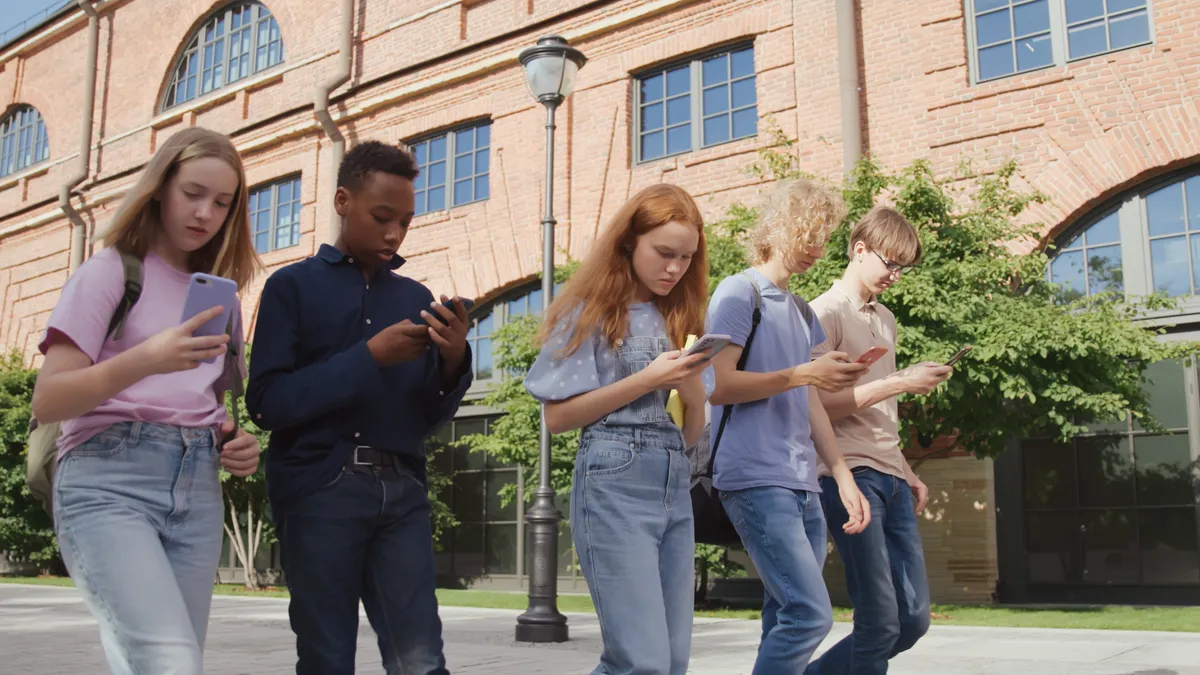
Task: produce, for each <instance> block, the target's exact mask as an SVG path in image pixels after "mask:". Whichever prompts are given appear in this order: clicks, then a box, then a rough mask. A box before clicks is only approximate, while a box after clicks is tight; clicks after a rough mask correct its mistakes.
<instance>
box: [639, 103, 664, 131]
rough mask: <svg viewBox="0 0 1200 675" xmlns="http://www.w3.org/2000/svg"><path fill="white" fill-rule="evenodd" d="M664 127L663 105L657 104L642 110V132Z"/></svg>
mask: <svg viewBox="0 0 1200 675" xmlns="http://www.w3.org/2000/svg"><path fill="white" fill-rule="evenodd" d="M662 126H663V104H661V103H655V104H653V105H648V106H646V107H644V108H642V131H652V130H654V129H661V128H662Z"/></svg>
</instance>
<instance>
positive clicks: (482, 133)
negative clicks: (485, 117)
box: [475, 122, 492, 150]
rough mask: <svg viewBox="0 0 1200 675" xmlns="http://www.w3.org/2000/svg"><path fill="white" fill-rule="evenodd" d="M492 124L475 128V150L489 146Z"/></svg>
mask: <svg viewBox="0 0 1200 675" xmlns="http://www.w3.org/2000/svg"><path fill="white" fill-rule="evenodd" d="M491 138H492V123H491V122H485V123H484V124H480V125H479V126H477V127H475V149H476V150H478V149H480V148H486V147H487V146H488V145H490V144H491Z"/></svg>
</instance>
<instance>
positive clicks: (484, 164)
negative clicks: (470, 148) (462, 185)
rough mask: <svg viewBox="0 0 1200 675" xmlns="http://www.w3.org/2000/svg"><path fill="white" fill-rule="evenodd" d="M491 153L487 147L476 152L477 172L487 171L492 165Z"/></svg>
mask: <svg viewBox="0 0 1200 675" xmlns="http://www.w3.org/2000/svg"><path fill="white" fill-rule="evenodd" d="M491 156H492V155H491V153H490V152H488V150H487V148H484V149H483V150H480V151H479V152H477V153H475V173H487V172H488V169H489V167H490V166H491Z"/></svg>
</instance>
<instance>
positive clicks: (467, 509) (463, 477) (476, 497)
mask: <svg viewBox="0 0 1200 675" xmlns="http://www.w3.org/2000/svg"><path fill="white" fill-rule="evenodd" d="M472 454H475V453H472ZM483 502H484V497H483V472H481V471H476V472H471V473H459V474H457V475H455V476H454V517H456V518H458V520H459V521H460V522H464V523H467V522H480V521H482V520H483Z"/></svg>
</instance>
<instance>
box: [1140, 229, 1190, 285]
mask: <svg viewBox="0 0 1200 675" xmlns="http://www.w3.org/2000/svg"><path fill="white" fill-rule="evenodd" d="M1186 243H1187V242H1185V241H1184V238H1183V237H1181V236H1180V237H1168V238H1166V239H1155V240H1152V241H1151V242H1150V269H1151V271H1152V272H1153V274H1154V290H1155V291H1161V292H1163V293H1166V294H1167V295H1169V296H1171V297H1178V296H1181V295H1188V294H1190V293H1191V290H1192V289H1191V283H1189V277H1190V276H1191V274H1190V273H1189V272H1190V271H1189V270H1188V252H1187V247H1186Z"/></svg>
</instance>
